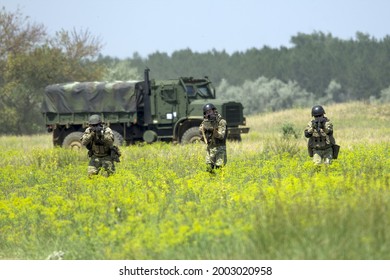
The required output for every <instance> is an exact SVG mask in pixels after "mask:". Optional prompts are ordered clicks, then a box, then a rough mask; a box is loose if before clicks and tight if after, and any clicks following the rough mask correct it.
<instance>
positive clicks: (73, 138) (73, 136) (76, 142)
mask: <svg viewBox="0 0 390 280" xmlns="http://www.w3.org/2000/svg"><path fill="white" fill-rule="evenodd" d="M81 136H83V133H82V132H80V131H75V132H72V133H69V134H68V135H67V136H66V137H65V138H64V141H63V142H62V147H63V148H67V149H72V150H81V149H82V148H84V146H83V145H82V144H81V141H80V138H81Z"/></svg>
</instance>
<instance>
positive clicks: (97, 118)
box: [88, 114, 102, 125]
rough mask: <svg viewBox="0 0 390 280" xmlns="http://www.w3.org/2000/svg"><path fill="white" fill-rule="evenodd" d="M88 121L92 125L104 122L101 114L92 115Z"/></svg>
mask: <svg viewBox="0 0 390 280" xmlns="http://www.w3.org/2000/svg"><path fill="white" fill-rule="evenodd" d="M88 123H89V124H90V125H97V124H101V123H102V119H101V118H100V116H99V115H96V114H95V115H92V116H90V117H89V121H88Z"/></svg>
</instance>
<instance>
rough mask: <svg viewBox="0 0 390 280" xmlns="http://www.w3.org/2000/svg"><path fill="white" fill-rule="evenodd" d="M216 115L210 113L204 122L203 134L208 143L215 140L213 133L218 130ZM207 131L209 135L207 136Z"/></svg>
mask: <svg viewBox="0 0 390 280" xmlns="http://www.w3.org/2000/svg"><path fill="white" fill-rule="evenodd" d="M216 120H217V119H216V116H215V115H214V114H212V115H208V116H206V118H205V121H204V122H203V129H202V136H203V140H204V142H205V143H206V144H209V143H211V142H212V141H213V139H214V138H213V135H214V132H215V130H216V126H215V125H216V123H217V122H216ZM211 129H212V131H211ZM206 132H207V136H206Z"/></svg>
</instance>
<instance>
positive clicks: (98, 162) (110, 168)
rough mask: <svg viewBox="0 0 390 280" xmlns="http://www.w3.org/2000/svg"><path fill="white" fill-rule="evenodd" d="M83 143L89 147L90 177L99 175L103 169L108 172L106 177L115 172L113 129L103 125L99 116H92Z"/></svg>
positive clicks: (82, 139) (82, 138)
mask: <svg viewBox="0 0 390 280" xmlns="http://www.w3.org/2000/svg"><path fill="white" fill-rule="evenodd" d="M81 143H82V144H83V145H84V146H86V147H87V149H88V155H89V156H90V161H89V165H88V176H89V177H91V176H93V175H97V174H98V173H99V171H100V169H101V168H103V169H104V170H105V171H106V173H105V174H104V175H105V176H109V175H111V174H113V173H114V172H115V165H114V161H113V159H112V157H111V149H112V147H113V144H114V135H113V133H112V130H111V128H109V127H107V126H104V125H103V124H102V121H101V118H100V116H99V115H92V116H91V117H90V118H89V127H88V128H87V129H86V130H85V132H84V134H83V136H82V137H81Z"/></svg>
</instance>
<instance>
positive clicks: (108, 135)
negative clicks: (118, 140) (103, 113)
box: [103, 127, 114, 146]
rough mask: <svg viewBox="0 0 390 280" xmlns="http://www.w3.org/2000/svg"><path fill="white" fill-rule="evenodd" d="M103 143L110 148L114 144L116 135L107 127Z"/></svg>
mask: <svg viewBox="0 0 390 280" xmlns="http://www.w3.org/2000/svg"><path fill="white" fill-rule="evenodd" d="M103 142H104V144H107V145H109V146H112V145H113V144H114V134H113V133H112V130H111V128H109V127H106V128H105V129H104V133H103Z"/></svg>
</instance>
